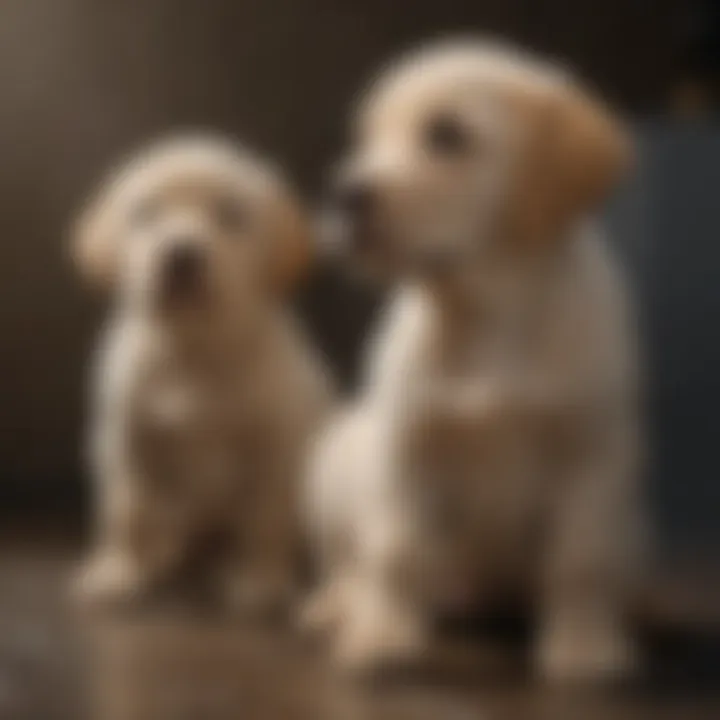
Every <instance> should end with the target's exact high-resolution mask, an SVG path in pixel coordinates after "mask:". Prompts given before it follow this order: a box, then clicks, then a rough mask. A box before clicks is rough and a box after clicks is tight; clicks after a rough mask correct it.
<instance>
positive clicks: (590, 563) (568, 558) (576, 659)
mask: <svg viewBox="0 0 720 720" xmlns="http://www.w3.org/2000/svg"><path fill="white" fill-rule="evenodd" d="M627 467H628V466H627V465H626V464H625V463H624V462H623V458H622V455H621V454H615V455H614V456H613V457H605V458H599V457H594V458H592V459H587V460H586V461H585V462H583V463H582V464H581V465H580V466H579V467H577V468H576V471H575V472H574V473H573V476H572V478H569V479H570V480H571V483H570V484H569V485H568V486H567V487H565V488H563V490H562V492H561V496H562V497H561V501H560V503H559V506H558V508H557V512H556V513H555V516H554V518H553V521H554V525H553V523H552V522H551V526H552V537H551V539H550V546H549V548H548V550H549V552H548V555H547V557H546V563H547V564H546V566H545V577H544V583H545V586H544V588H543V592H544V594H543V598H542V601H541V602H542V603H543V604H542V606H541V607H542V611H541V620H540V628H539V638H538V640H537V647H536V662H537V666H538V671H539V672H540V674H541V675H543V676H544V677H545V678H547V679H549V680H552V681H562V682H566V681H571V682H575V681H583V682H587V681H599V680H606V679H612V678H617V677H622V676H623V675H624V674H627V672H628V671H630V670H631V669H633V667H634V665H635V663H636V661H637V658H636V650H635V647H634V643H633V642H632V640H631V638H630V635H629V633H628V628H627V626H626V621H627V618H626V603H627V600H628V595H629V593H630V588H629V585H630V577H631V573H632V570H631V567H632V565H633V564H634V558H635V556H636V550H637V548H636V547H635V543H634V541H633V539H634V537H635V533H636V531H637V530H638V528H637V522H638V521H639V518H637V517H635V515H636V513H635V512H634V498H633V492H632V489H631V485H632V480H631V479H630V478H629V477H628V476H627V475H626V472H627Z"/></svg>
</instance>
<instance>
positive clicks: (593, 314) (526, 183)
mask: <svg viewBox="0 0 720 720" xmlns="http://www.w3.org/2000/svg"><path fill="white" fill-rule="evenodd" d="M355 130H356V146H355V148H354V151H353V152H352V154H351V156H350V158H348V160H347V162H346V163H344V164H343V165H342V166H341V168H340V171H339V173H338V178H337V185H336V187H335V191H336V198H335V215H336V219H335V223H334V224H335V225H336V227H337V230H338V232H340V233H341V234H342V233H343V232H344V240H345V241H346V243H347V245H348V246H349V247H350V248H351V249H352V250H353V253H354V257H355V259H356V264H360V265H362V266H364V267H366V268H370V269H371V270H373V271H375V272H379V273H382V274H383V275H384V276H385V277H387V278H389V279H391V280H392V281H393V283H394V286H395V291H394V294H393V296H392V298H391V301H390V304H389V307H388V308H387V311H386V314H385V316H384V319H383V321H382V323H381V327H380V329H379V332H378V333H377V335H376V337H375V342H374V343H373V346H372V348H371V352H370V357H369V362H368V365H367V377H366V378H365V387H364V394H363V395H362V397H361V399H360V401H359V402H358V403H357V404H356V406H355V407H354V408H351V409H350V410H349V411H348V412H347V415H346V416H345V417H344V418H343V419H342V420H341V421H340V422H339V423H338V424H337V425H335V426H334V427H333V428H332V429H331V430H330V431H329V432H328V433H327V434H326V436H325V437H324V438H323V440H322V442H321V444H320V447H319V450H318V453H317V456H316V458H315V462H314V466H313V472H312V479H311V488H310V497H309V510H310V514H311V517H310V522H311V525H312V527H313V529H314V536H315V541H316V543H317V550H318V553H319V555H320V558H321V562H322V563H323V568H324V573H325V581H324V585H323V586H322V587H321V588H320V590H319V591H318V593H317V594H316V595H315V596H314V598H312V599H311V601H310V602H309V604H308V606H307V608H306V611H305V614H304V619H305V621H306V622H308V623H309V624H311V625H314V626H321V627H324V628H325V629H326V630H329V629H330V628H332V629H334V631H335V634H334V639H335V643H336V645H335V650H336V652H337V657H338V658H339V660H340V661H342V662H343V663H345V664H347V665H350V666H353V667H364V668H368V667H376V666H377V665H378V663H380V662H382V661H384V660H387V659H389V658H396V657H397V656H398V655H413V654H415V653H416V652H417V650H419V649H420V648H421V647H422V646H423V644H424V643H425V642H426V634H427V631H428V625H429V618H430V616H431V614H432V613H434V612H435V611H437V610H438V609H450V608H452V607H453V606H454V607H455V608H456V609H457V608H459V607H462V606H464V605H466V604H469V603H471V602H472V603H473V604H475V603H482V602H488V603H489V602H490V601H497V600H498V598H499V597H504V596H506V595H505V594H508V593H516V594H518V595H519V596H521V597H524V598H529V599H532V600H534V601H535V604H534V607H535V608H536V609H537V613H538V617H539V625H538V637H537V641H536V661H537V667H538V670H539V672H541V673H543V674H545V675H546V676H549V677H551V678H576V677H578V678H586V677H590V678H592V677H597V676H601V675H604V674H607V673H614V672H617V671H620V670H621V669H623V668H625V667H626V666H627V664H628V663H629V661H630V659H631V656H632V651H631V644H630V643H629V641H628V638H627V636H626V632H625V629H624V617H623V616H624V610H625V606H626V600H627V596H628V591H629V579H630V573H631V572H633V570H632V560H633V556H634V553H635V538H634V535H635V533H636V530H637V518H636V497H635V494H636V473H637V469H636V460H637V457H636V456H637V450H638V447H637V426H636V423H637V418H636V406H635V405H636V397H635V396H636V378H635V367H634V364H635V363H634V360H635V358H634V350H633V342H632V341H633V332H632V329H631V325H630V323H629V322H628V320H629V318H628V317H627V315H626V307H625V303H624V298H623V291H622V286H621V283H620V279H619V277H618V275H617V273H616V269H615V267H614V265H613V262H612V260H611V258H610V257H609V256H608V253H607V251H606V248H605V246H604V244H603V242H602V241H601V239H600V238H598V236H597V234H596V232H595V230H594V229H593V227H592V226H591V225H590V224H588V222H587V221H588V216H589V215H591V214H592V213H593V211H595V210H597V209H598V208H599V206H600V204H601V202H602V201H603V200H604V199H605V198H606V196H607V195H608V193H609V192H610V191H611V189H612V188H613V187H614V186H615V185H616V183H617V181H618V180H619V178H620V177H621V175H622V173H623V171H624V170H625V168H626V166H627V163H628V147H627V145H626V141H625V139H624V137H623V135H622V133H621V130H620V129H619V128H618V126H617V124H616V122H615V121H614V120H613V118H612V117H610V116H609V114H608V112H607V111H606V109H605V108H604V107H603V106H602V105H601V104H599V102H598V101H596V100H594V99H592V98H591V97H590V96H589V95H588V94H587V93H586V92H585V91H583V90H582V89H581V88H580V87H578V86H577V85H576V83H575V82H574V81H572V80H571V79H570V78H568V77H567V76H565V75H564V74H563V73H561V72H559V71H557V70H555V69H554V68H552V67H549V66H546V65H544V64H542V63H541V62H539V61H537V60H535V59H532V58H528V57H526V56H524V55H522V54H520V53H515V52H512V51H510V50H506V49H499V48H496V47H489V46H486V45H484V44H482V43H477V44H472V43H470V44H466V45H464V46H443V47H439V48H434V49H430V50H427V51H424V52H421V53H419V54H417V55H415V56H413V57H411V58H409V59H407V60H405V61H404V62H401V63H400V64H399V65H398V66H396V67H394V68H393V69H391V70H390V71H389V72H388V73H387V74H386V75H385V76H383V77H382V78H381V79H380V81H379V82H378V83H377V84H376V86H375V87H374V88H372V90H371V91H370V93H369V94H368V95H367V96H366V97H365V99H364V102H363V104H362V106H361V109H360V112H359V117H358V122H357V127H356V129H355Z"/></svg>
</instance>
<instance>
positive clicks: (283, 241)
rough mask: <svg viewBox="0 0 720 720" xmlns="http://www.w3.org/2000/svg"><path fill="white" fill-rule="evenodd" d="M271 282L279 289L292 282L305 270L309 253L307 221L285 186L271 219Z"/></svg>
mask: <svg viewBox="0 0 720 720" xmlns="http://www.w3.org/2000/svg"><path fill="white" fill-rule="evenodd" d="M273 240H274V244H273V250H272V259H271V263H272V268H271V274H272V283H273V286H274V288H275V289H276V290H277V291H278V292H284V291H287V290H289V289H290V288H292V287H293V286H295V285H296V284H297V283H298V281H299V280H300V279H301V278H302V276H303V275H304V274H305V273H306V272H307V270H308V268H309V266H310V261H311V255H312V231H311V228H310V222H309V220H308V218H307V216H306V214H305V211H304V209H303V208H302V206H301V204H300V202H299V201H298V199H297V198H296V197H294V195H293V194H292V193H291V192H290V191H288V190H285V191H283V193H282V197H281V198H280V202H279V203H278V210H277V211H276V215H275V220H274V238H273Z"/></svg>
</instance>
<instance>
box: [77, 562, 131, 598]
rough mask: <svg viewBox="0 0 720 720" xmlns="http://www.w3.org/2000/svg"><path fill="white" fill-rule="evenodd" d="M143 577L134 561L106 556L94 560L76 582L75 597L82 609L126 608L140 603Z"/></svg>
mask: <svg viewBox="0 0 720 720" xmlns="http://www.w3.org/2000/svg"><path fill="white" fill-rule="evenodd" d="M143 589H144V580H143V575H142V573H141V571H140V568H139V566H138V564H137V562H135V561H134V560H133V559H132V558H130V557H128V556H127V555H125V554H123V553H106V554H103V555H100V556H98V557H96V558H93V559H91V560H90V561H89V562H88V563H87V564H86V565H84V566H83V567H82V568H81V569H80V572H79V573H78V575H77V576H76V577H75V578H74V581H73V585H72V589H71V591H72V597H73V598H74V599H75V600H76V601H77V602H79V603H81V604H83V605H93V606H105V605H117V604H127V603H131V602H134V601H136V600H138V599H139V597H140V595H141V594H142V591H143Z"/></svg>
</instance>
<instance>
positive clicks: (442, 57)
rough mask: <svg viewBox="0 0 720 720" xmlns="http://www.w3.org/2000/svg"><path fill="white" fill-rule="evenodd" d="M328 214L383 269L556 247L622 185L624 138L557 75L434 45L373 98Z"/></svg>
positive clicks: (483, 50) (474, 48)
mask: <svg viewBox="0 0 720 720" xmlns="http://www.w3.org/2000/svg"><path fill="white" fill-rule="evenodd" d="M356 120H357V122H356V125H355V128H354V132H355V141H354V147H353V148H352V151H351V153H350V155H349V157H347V158H346V159H345V160H344V161H343V162H342V163H341V164H340V166H339V168H338V170H337V173H336V175H335V177H334V182H333V186H332V191H331V205H330V208H331V217H334V218H335V222H336V225H335V228H336V229H337V230H338V235H340V236H341V237H342V241H343V242H342V244H343V245H345V246H349V247H350V249H351V250H352V251H353V253H355V254H356V255H358V256H360V257H361V258H362V259H363V260H364V261H365V262H366V263H368V264H370V265H371V266H374V268H375V269H380V270H387V269H388V268H390V269H394V270H395V271H409V270H413V269H414V270H420V269H422V270H424V271H429V270H431V269H432V268H447V267H448V266H449V265H450V266H452V265H453V264H457V263H465V262H467V261H468V260H470V259H471V258H473V257H476V256H478V255H480V254H482V253H483V252H484V251H485V250H488V249H489V248H488V246H490V245H492V244H497V243H503V244H504V245H505V246H506V247H510V246H512V247H513V248H535V249H540V248H543V247H548V246H549V245H550V244H552V243H553V242H556V241H557V239H558V238H561V237H562V236H563V235H564V231H565V230H566V229H569V227H570V226H571V225H572V223H573V222H574V221H576V220H578V219H579V218H580V217H581V216H583V215H585V214H587V213H589V212H592V211H593V210H594V209H596V208H597V206H599V204H600V203H601V202H602V200H603V199H604V198H605V196H606V195H607V194H608V193H609V192H610V190H611V189H612V188H613V186H614V185H615V183H616V182H617V181H618V179H619V177H620V175H621V173H622V171H623V169H624V167H625V166H626V164H627V160H628V147H627V141H626V139H625V137H624V135H623V132H622V131H621V129H620V128H619V126H618V124H617V123H616V121H615V120H614V119H613V118H611V116H610V115H609V113H608V112H607V111H606V109H605V108H604V107H603V106H602V105H601V104H600V103H599V102H598V101H596V100H594V99H593V98H591V97H590V95H589V94H588V93H586V92H585V91H584V90H582V89H581V88H579V87H578V86H577V85H576V84H575V83H574V82H573V81H572V80H571V79H570V78H568V77H567V76H566V75H565V74H564V73H562V72H561V71H559V70H558V69H556V68H553V67H551V66H549V65H545V64H543V63H541V62H540V61H538V60H536V59H533V58H529V57H527V56H525V55H523V54H521V53H519V52H514V51H511V50H508V49H505V48H499V47H497V46H489V45H487V44H484V43H480V42H474V43H473V42H471V43H466V44H454V45H443V46H440V47H435V48H431V49H429V50H424V51H422V52H420V53H417V54H415V55H412V56H411V57H409V58H408V59H405V60H404V61H401V62H400V63H399V64H398V65H397V66H395V67H394V68H391V69H390V70H389V71H388V72H386V73H385V74H384V75H383V76H382V77H381V78H380V79H379V81H378V82H376V83H375V85H374V86H373V87H371V89H370V91H369V93H367V95H366V96H365V97H364V98H363V100H362V102H361V104H360V108H359V111H358V113H357V118H356Z"/></svg>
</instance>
